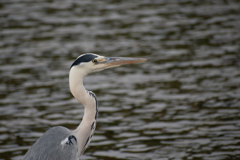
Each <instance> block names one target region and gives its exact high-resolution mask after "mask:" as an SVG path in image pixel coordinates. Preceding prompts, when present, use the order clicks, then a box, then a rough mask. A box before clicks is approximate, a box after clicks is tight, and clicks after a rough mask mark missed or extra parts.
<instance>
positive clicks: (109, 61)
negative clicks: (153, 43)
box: [100, 57, 147, 67]
mask: <svg viewBox="0 0 240 160" xmlns="http://www.w3.org/2000/svg"><path fill="white" fill-rule="evenodd" d="M146 60H147V59H144V58H128V57H104V58H103V61H102V62H100V63H103V64H105V65H106V66H107V67H115V66H120V65H124V64H131V63H140V62H144V61H146Z"/></svg>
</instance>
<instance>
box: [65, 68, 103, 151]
mask: <svg viewBox="0 0 240 160" xmlns="http://www.w3.org/2000/svg"><path fill="white" fill-rule="evenodd" d="M85 75H86V74H85V73H79V69H76V68H72V69H71V70H70V73H69V85H70V90H71V93H72V94H73V96H74V97H75V98H76V99H77V100H78V101H79V102H80V103H82V104H83V105H84V107H85V110H84V116H83V119H82V122H81V123H80V125H79V126H78V127H77V129H76V130H74V131H73V134H74V135H75V136H76V137H77V140H78V142H77V143H78V151H79V156H80V155H81V154H82V153H83V152H84V150H85V149H86V147H87V145H88V144H89V142H90V138H91V135H92V134H93V131H94V129H95V126H96V120H97V112H98V109H97V99H96V97H95V95H93V94H92V93H89V92H88V91H87V90H86V89H85V87H84V86H83V77H84V76H85Z"/></svg>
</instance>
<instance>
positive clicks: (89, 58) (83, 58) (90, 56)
mask: <svg viewBox="0 0 240 160" xmlns="http://www.w3.org/2000/svg"><path fill="white" fill-rule="evenodd" d="M96 57H98V56H96V55H94V54H85V55H83V56H81V57H79V58H78V59H76V60H75V61H74V62H73V64H72V65H71V67H70V68H72V67H73V66H76V65H79V64H80V63H82V62H90V61H92V60H93V59H94V58H96Z"/></svg>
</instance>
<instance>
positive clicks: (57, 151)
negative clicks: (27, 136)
mask: <svg viewBox="0 0 240 160" xmlns="http://www.w3.org/2000/svg"><path fill="white" fill-rule="evenodd" d="M71 133H72V132H71V131H70V130H69V129H67V128H65V127H61V126H57V127H53V128H50V129H49V130H48V131H47V132H46V133H45V134H43V135H42V136H41V137H40V138H39V139H38V140H37V141H36V142H35V143H34V145H33V146H32V147H31V148H30V149H29V150H28V152H27V153H26V155H25V156H24V158H23V160H78V148H77V139H76V138H75V137H74V136H73V135H71ZM64 140H65V141H64ZM63 141H64V143H62V142H63Z"/></svg>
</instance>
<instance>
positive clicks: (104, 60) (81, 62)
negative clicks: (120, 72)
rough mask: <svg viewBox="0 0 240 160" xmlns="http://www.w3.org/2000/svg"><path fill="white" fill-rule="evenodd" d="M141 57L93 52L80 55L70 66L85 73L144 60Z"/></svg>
mask: <svg viewBox="0 0 240 160" xmlns="http://www.w3.org/2000/svg"><path fill="white" fill-rule="evenodd" d="M144 61H146V59H143V58H127V57H104V56H100V55H97V54H93V53H87V54H82V55H80V56H79V57H78V58H77V59H76V60H75V61H74V62H73V64H72V66H71V68H76V69H79V70H81V71H82V72H84V73H85V75H87V74H89V73H93V72H98V71H101V70H104V69H108V68H113V67H118V66H121V65H123V64H130V63H139V62H144Z"/></svg>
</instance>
